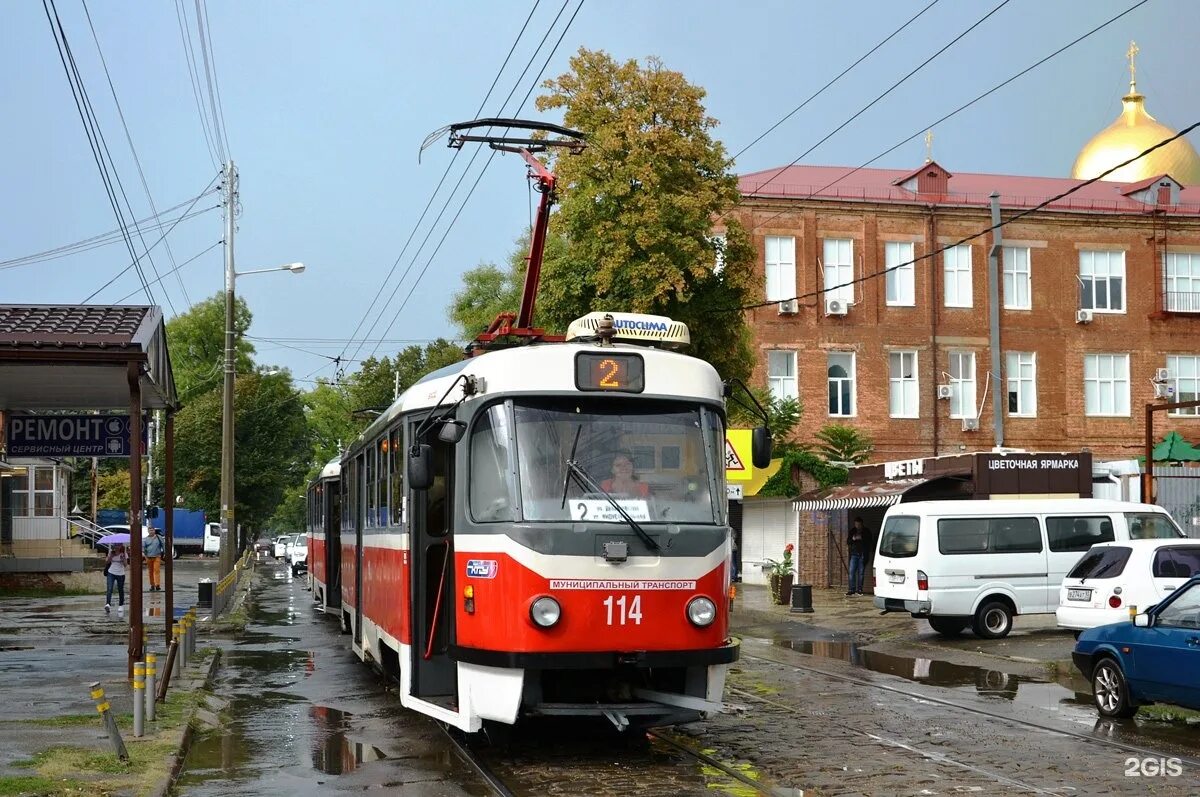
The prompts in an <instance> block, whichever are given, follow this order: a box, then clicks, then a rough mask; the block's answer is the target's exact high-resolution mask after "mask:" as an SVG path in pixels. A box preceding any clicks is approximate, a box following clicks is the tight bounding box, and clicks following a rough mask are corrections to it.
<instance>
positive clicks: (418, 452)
mask: <svg viewBox="0 0 1200 797" xmlns="http://www.w3.org/2000/svg"><path fill="white" fill-rule="evenodd" d="M432 460H433V453H432V449H430V447H429V446H428V445H426V444H425V443H419V444H417V445H415V446H413V447H412V448H410V449H409V450H408V486H409V487H411V488H412V489H414V490H428V489H429V488H430V487H432V486H433V462H432Z"/></svg>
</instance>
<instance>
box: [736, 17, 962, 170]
mask: <svg viewBox="0 0 1200 797" xmlns="http://www.w3.org/2000/svg"><path fill="white" fill-rule="evenodd" d="M939 2H940V0H932V2H931V3H930V4H929V5H927V6H925V7H924V8H922V9H921V10H920V11H918V12H917V13H916V14H914V15H913V16H912V17H909V20H908V21H907V22H905V23H904V24H903V25H901V26H900V27H898V28H896V29H895V30H894V31H892V32H891V33H889V34H888V35H887V37H886V38H885V39H883V40H882V41H880V42H879V43H878V44H876V45H875V46H874V47H872V48H871V49H870V50H867V51H866V52H865V53H863V54H862V55H861V56H859V58H858V60H857V61H855V62H854V63H852V64H850V66H848V67H846V68H845V69H843V70H842V71H841V72H839V73H838V74H837V76H836V77H834V78H833V80H831V81H829V82H828V83H826V84H825V85H824V86H822V87H821V88H819V89H817V90H816V91H815V92H813V93H812V94H811V95H809V97H808V99H806V100H805V101H804V102H802V103H800V104H799V105H797V106H796V107H795V108H793V109H792V110H790V111H788V112H787V114H785V115H784V116H783V118H782V119H780V120H779V121H778V122H776V123H775V124H773V125H771V126H770V127H768V128H767V129H766V130H765V131H763V132H762V133H761V134H759V136H758V138H756V139H754V140H753V141H751V142H750V143H749V144H747V145H746V146H744V147H742V148H741V149H740V150H738V151H737V154H736V155H734V156H733V157H732V158H730V160H731V161H736V160H737V159H738V158H740V157H742V155H744V154H746V151H747V150H749V149H750V148H751V147H753V146H754V145H755V144H757V143H758V142H760V141H762V140H763V139H764V138H766V137H767V136H769V135H770V134H771V133H773V132H774V131H775V129H776V128H777V127H779V126H780V125H781V124H783V123H784V122H786V121H787V120H788V119H791V118H792V117H793V116H795V115H796V114H797V113H799V112H800V111H801V110H803V109H804V107H805V106H807V105H808V104H809V103H810V102H812V101H813V100H815V99H816V98H817V97H820V96H821V95H822V94H824V93H825V89H827V88H829V87H830V86H832V85H833V84H834V83H837V82H838V81H839V80H841V79H842V78H843V77H845V76H846V74H847V73H848V72H849V71H850V70H851V69H853V68H854V67H856V66H858V65H859V64H861V63H862V62H863V61H865V60H867V59H868V58H870V57H871V56H872V55H874V54H875V51H876V50H878V49H879V48H880V47H882V46H883V45H885V44H887V43H888V42H890V41H891V40H892V39H894V38H896V36H898V35H900V33H901V32H903V31H904V29H905V28H907V27H908V26H909V25H911V24H913V23H914V22H916V21H917V20H918V19H919V18H920V17H921V15H923V14H924V13H925V12H926V11H928V10H929V9H931V8H933V7H934V6H935V5H937V4H938V3H939Z"/></svg>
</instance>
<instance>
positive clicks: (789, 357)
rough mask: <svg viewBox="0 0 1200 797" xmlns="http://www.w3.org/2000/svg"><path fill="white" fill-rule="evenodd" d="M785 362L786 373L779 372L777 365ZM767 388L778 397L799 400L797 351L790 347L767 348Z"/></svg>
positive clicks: (784, 369)
mask: <svg viewBox="0 0 1200 797" xmlns="http://www.w3.org/2000/svg"><path fill="white" fill-rule="evenodd" d="M780 364H783V365H784V367H783V369H782V370H783V371H784V373H778V371H779V370H780V369H778V368H776V366H778V365H780ZM767 389H768V390H770V391H771V396H772V397H774V398H776V399H785V398H792V399H797V400H799V398H800V388H799V383H798V375H797V374H796V352H794V351H791V350H790V349H768V350H767Z"/></svg>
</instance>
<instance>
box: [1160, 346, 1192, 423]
mask: <svg viewBox="0 0 1200 797" xmlns="http://www.w3.org/2000/svg"><path fill="white" fill-rule="evenodd" d="M1185 365H1186V366H1188V367H1186V368H1185V367H1184V366H1185ZM1167 371H1169V372H1170V379H1168V380H1167V384H1168V385H1170V386H1171V387H1173V388H1175V393H1174V395H1172V396H1171V401H1195V400H1197V399H1200V356H1196V355H1192V354H1171V355H1168V356H1167ZM1184 371H1187V373H1186V374H1184ZM1167 414H1168V415H1170V416H1171V417H1172V418H1187V417H1193V418H1194V417H1196V416H1197V415H1200V407H1185V408H1183V409H1181V410H1171V411H1170V412H1168V413H1167Z"/></svg>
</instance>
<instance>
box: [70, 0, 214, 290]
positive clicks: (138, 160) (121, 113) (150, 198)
mask: <svg viewBox="0 0 1200 797" xmlns="http://www.w3.org/2000/svg"><path fill="white" fill-rule="evenodd" d="M81 2H82V3H83V13H84V15H86V16H87V21H88V28H89V29H90V30H91V32H92V41H94V42H95V43H96V52H97V53H99V55H100V65H101V66H103V67H104V77H105V79H106V80H107V81H108V90H109V91H110V92H111V93H112V98H113V104H114V105H115V106H116V107H117V116H118V117H120V119H121V127H122V128H123V129H124V130H125V141H126V142H128V144H129V151H130V153H131V154H132V155H133V162H134V164H136V165H137V172H138V177H139V178H140V179H141V181H142V190H143V191H145V193H146V201H147V202H148V203H149V204H150V211H151V212H152V213H153V214H154V216H155V218H156V219H157V217H158V208H156V207H155V206H154V197H153V196H151V194H150V185H149V184H148V183H147V182H146V173H145V172H144V171H143V170H142V160H141V158H139V157H138V154H137V148H136V147H134V145H133V136H132V135H131V134H130V132H129V125H128V124H127V123H126V121H125V111H123V110H122V109H121V101H120V100H119V99H117V89H116V86H114V85H113V81H112V75H111V74H109V71H108V61H107V60H106V59H105V58H104V50H103V49H102V48H101V47H100V39H99V37H98V36H96V27H95V25H93V24H92V14H91V12H90V11H88V7H87V0H81ZM130 215H132V213H131V214H130ZM133 224H134V228H135V229H137V230H138V237H139V238H141V227H140V226H139V225H138V223H137V222H136V221H135V222H134V223H133ZM145 245H146V242H145V240H144V239H143V240H142V246H143V247H144V246H145ZM163 246H164V247H165V248H166V250H167V258H168V259H169V260H170V261H171V265H172V266H174V268H173V269H172V271H171V272H170V273H174V274H175V279H176V281H177V282H178V283H179V290H180V291H181V292H182V293H183V298H184V300H185V301H186V302H187V304H188V307H191V305H192V300H191V297H189V296H188V292H187V288H186V287H185V286H184V284H183V278H182V277H181V276H180V275H179V264H178V263H176V262H175V253H174V252H172V251H171V242H170V241H163ZM151 262H153V261H151ZM158 281H159V280H155V282H158ZM166 292H167V291H166V288H163V293H164V294H165V293H166ZM172 309H173V308H172Z"/></svg>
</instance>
